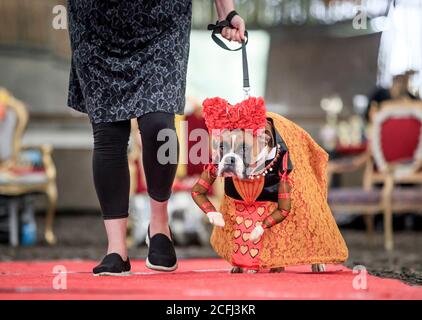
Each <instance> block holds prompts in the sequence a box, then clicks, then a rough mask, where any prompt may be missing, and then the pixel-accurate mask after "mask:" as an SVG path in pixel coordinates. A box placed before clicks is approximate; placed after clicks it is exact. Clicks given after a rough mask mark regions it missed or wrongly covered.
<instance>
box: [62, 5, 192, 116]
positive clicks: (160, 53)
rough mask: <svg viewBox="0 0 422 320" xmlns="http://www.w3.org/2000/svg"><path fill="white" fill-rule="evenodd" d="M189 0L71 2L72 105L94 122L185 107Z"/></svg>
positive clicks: (70, 104) (179, 112)
mask: <svg viewBox="0 0 422 320" xmlns="http://www.w3.org/2000/svg"><path fill="white" fill-rule="evenodd" d="M191 12H192V2H191V0H109V1H104V0H69V1H68V15H69V34H70V42H71V50H72V62H71V71H70V81H69V95H68V105H69V106H70V107H71V108H73V109H75V110H78V111H80V112H84V113H87V114H88V116H89V119H90V121H91V122H93V123H99V122H115V121H120V120H128V119H131V118H135V117H140V116H142V115H143V114H145V113H149V112H156V111H161V112H168V113H178V114H181V113H183V109H184V105H185V86H186V71H187V61H188V55H189V34H190V27H191Z"/></svg>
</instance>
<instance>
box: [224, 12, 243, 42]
mask: <svg viewBox="0 0 422 320" xmlns="http://www.w3.org/2000/svg"><path fill="white" fill-rule="evenodd" d="M231 25H232V26H233V27H232V28H230V27H225V28H224V29H223V30H222V31H221V35H222V36H223V37H224V38H226V39H227V40H230V41H237V42H240V43H241V42H242V41H243V40H245V29H246V26H245V21H243V19H242V17H241V16H239V15H235V16H234V17H233V18H232V20H231Z"/></svg>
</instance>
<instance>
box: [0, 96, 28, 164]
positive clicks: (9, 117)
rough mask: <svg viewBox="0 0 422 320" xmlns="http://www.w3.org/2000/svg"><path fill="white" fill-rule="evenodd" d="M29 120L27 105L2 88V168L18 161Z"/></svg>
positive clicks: (0, 114) (0, 102)
mask: <svg viewBox="0 0 422 320" xmlns="http://www.w3.org/2000/svg"><path fill="white" fill-rule="evenodd" d="M27 122H28V112H27V110H26V108H25V106H24V105H23V104H22V103H21V102H20V101H18V100H17V99H15V98H14V97H13V96H11V95H10V94H9V93H8V92H7V91H6V90H5V89H3V88H0V168H1V167H3V166H7V165H8V164H11V163H13V162H14V161H16V158H17V155H18V154H19V151H20V147H21V140H22V136H23V133H24V131H25V128H26V124H27Z"/></svg>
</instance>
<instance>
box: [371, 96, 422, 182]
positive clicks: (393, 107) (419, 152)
mask: <svg viewBox="0 0 422 320" xmlns="http://www.w3.org/2000/svg"><path fill="white" fill-rule="evenodd" d="M371 149H372V153H373V157H374V160H375V164H376V166H377V168H378V170H380V171H381V172H383V171H386V170H387V169H388V168H389V167H392V166H394V167H395V169H397V168H401V170H399V171H400V172H402V173H403V174H404V173H406V174H411V173H412V172H415V171H417V170H418V169H419V168H420V165H421V163H422V103H421V102H409V101H395V102H394V103H389V104H387V105H384V106H382V107H381V109H380V111H379V112H378V113H377V114H376V115H375V118H374V123H373V128H372V139H371Z"/></svg>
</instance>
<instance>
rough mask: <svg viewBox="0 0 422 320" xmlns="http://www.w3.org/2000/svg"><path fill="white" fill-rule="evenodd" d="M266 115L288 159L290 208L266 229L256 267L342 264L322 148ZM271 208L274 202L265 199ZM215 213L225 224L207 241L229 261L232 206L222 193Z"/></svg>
mask: <svg viewBox="0 0 422 320" xmlns="http://www.w3.org/2000/svg"><path fill="white" fill-rule="evenodd" d="M267 116H268V117H270V118H272V119H273V121H274V126H275V129H276V130H277V131H278V132H279V134H280V135H281V137H282V138H283V140H284V141H285V143H286V145H287V148H288V150H289V154H290V159H291V161H292V163H293V171H292V172H291V173H290V177H291V178H292V180H293V188H292V191H291V201H292V209H291V212H290V215H289V217H288V218H286V219H285V220H284V221H283V222H282V223H280V224H278V225H276V226H274V227H272V228H271V229H268V230H266V231H265V234H264V238H263V247H262V251H261V253H260V264H261V265H260V267H261V268H273V267H284V266H288V265H299V264H314V263H342V262H344V261H345V260H346V259H347V257H348V250H347V247H346V243H345V241H344V239H343V237H342V235H341V233H340V231H339V229H338V227H337V224H336V222H335V220H334V218H333V216H332V213H331V210H330V208H329V206H328V203H327V178H326V168H327V162H328V155H327V153H326V152H325V151H324V150H323V149H322V148H321V147H320V146H319V145H318V144H317V143H316V142H315V141H314V140H313V139H312V137H311V136H310V135H309V134H308V133H307V132H306V131H305V130H303V129H302V128H301V127H299V126H298V125H296V124H295V123H293V122H292V121H290V120H288V119H286V118H284V117H282V116H280V115H277V114H275V113H272V112H267ZM270 205H272V206H273V208H274V209H275V208H276V206H277V204H276V203H270ZM220 212H221V213H222V214H223V215H224V220H225V222H226V225H225V227H224V228H214V230H213V233H212V236H211V245H212V246H213V248H214V250H215V251H216V252H217V254H218V255H220V256H221V257H222V258H224V259H226V260H227V261H229V262H231V259H232V252H233V232H234V231H233V230H234V227H235V223H236V222H235V219H236V216H235V206H234V201H233V199H232V198H230V197H228V196H224V199H223V201H222V204H221V208H220Z"/></svg>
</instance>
